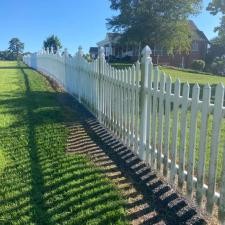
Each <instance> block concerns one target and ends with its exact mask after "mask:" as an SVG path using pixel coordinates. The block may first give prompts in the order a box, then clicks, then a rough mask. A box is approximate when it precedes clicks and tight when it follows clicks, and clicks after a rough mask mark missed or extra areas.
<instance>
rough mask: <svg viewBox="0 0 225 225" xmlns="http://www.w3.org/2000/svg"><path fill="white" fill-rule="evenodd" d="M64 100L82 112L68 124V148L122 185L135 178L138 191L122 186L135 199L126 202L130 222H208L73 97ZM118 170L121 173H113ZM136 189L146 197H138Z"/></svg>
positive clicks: (135, 186) (133, 180)
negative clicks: (92, 162) (93, 163)
mask: <svg viewBox="0 0 225 225" xmlns="http://www.w3.org/2000/svg"><path fill="white" fill-rule="evenodd" d="M63 102H64V104H69V105H70V107H71V108H74V111H76V112H79V114H78V118H79V122H78V123H75V124H73V123H70V124H69V127H70V139H69V141H68V148H67V151H68V152H69V153H79V154H84V155H89V157H91V159H92V160H93V161H94V162H95V163H96V164H97V165H99V166H100V167H101V168H103V170H104V171H105V173H106V174H107V176H108V177H109V178H110V179H111V180H114V182H115V183H117V182H118V181H117V180H118V179H119V180H121V178H122V181H119V182H118V183H119V186H120V185H121V186H123V182H125V183H126V182H128V181H129V180H130V181H132V183H133V185H134V189H135V190H136V192H131V193H129V191H128V193H126V190H124V188H123V187H122V188H121V191H122V192H125V195H126V198H127V199H132V198H133V199H134V201H133V202H128V203H127V210H128V212H129V221H130V222H132V223H137V224H155V223H160V222H161V223H164V222H166V223H167V224H184V223H185V224H186V223H190V221H192V223H196V224H205V221H204V220H203V219H202V218H201V217H199V215H198V214H197V212H196V211H195V210H194V209H193V208H191V207H190V205H189V203H188V202H187V201H186V200H185V199H184V198H181V197H180V196H178V194H177V193H176V192H175V191H174V190H172V189H171V187H170V186H169V185H168V184H167V183H165V182H163V181H162V180H160V179H159V178H158V177H157V175H156V173H155V172H154V171H152V170H151V168H150V167H148V166H146V164H145V163H143V161H141V160H140V159H139V158H138V157H137V156H136V155H135V154H134V153H133V152H132V151H131V150H129V149H127V148H126V147H125V146H124V145H123V144H122V143H121V142H120V141H119V140H117V139H116V138H115V137H114V136H113V135H112V134H111V133H110V132H108V131H107V130H106V129H105V128H104V127H103V126H102V125H101V124H100V123H99V122H98V121H97V120H96V118H94V117H93V116H92V115H91V114H90V113H89V112H88V111H87V110H85V108H84V107H83V106H82V105H80V104H79V103H78V102H77V101H76V100H74V99H72V98H71V97H66V98H64V99H63ZM118 171H121V172H122V173H119V174H115V175H114V173H115V172H118ZM120 182H122V183H120ZM126 188H127V187H125V189H126ZM137 192H139V193H141V194H142V195H143V196H142V197H141V198H138V197H137ZM138 219H139V222H137V221H138ZM140 219H141V220H140Z"/></svg>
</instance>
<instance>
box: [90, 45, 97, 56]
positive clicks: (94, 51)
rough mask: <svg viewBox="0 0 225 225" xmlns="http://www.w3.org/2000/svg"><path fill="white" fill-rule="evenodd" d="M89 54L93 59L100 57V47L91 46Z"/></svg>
mask: <svg viewBox="0 0 225 225" xmlns="http://www.w3.org/2000/svg"><path fill="white" fill-rule="evenodd" d="M89 54H90V56H91V58H92V59H96V58H97V57H98V47H90V49H89Z"/></svg>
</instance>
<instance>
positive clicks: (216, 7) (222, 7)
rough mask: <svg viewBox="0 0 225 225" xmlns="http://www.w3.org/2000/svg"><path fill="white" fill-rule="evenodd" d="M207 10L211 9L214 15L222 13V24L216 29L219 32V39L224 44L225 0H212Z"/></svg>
mask: <svg viewBox="0 0 225 225" xmlns="http://www.w3.org/2000/svg"><path fill="white" fill-rule="evenodd" d="M207 10H208V11H210V13H211V14H212V15H217V14H218V13H222V17H221V20H220V25H219V26H218V27H215V29H214V31H215V32H218V39H219V41H220V42H221V44H222V43H224V42H225V1H221V0H212V2H211V3H209V5H208V7H207Z"/></svg>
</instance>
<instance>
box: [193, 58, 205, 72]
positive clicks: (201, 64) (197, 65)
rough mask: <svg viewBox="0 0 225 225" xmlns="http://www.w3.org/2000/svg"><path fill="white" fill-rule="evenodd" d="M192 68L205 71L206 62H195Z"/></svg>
mask: <svg viewBox="0 0 225 225" xmlns="http://www.w3.org/2000/svg"><path fill="white" fill-rule="evenodd" d="M192 68H193V69H194V70H199V71H203V69H204V68H205V61H203V60H194V61H193V62H192Z"/></svg>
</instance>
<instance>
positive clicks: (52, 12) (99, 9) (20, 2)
mask: <svg viewBox="0 0 225 225" xmlns="http://www.w3.org/2000/svg"><path fill="white" fill-rule="evenodd" d="M209 1H210V0H204V8H205V7H206V6H207V4H208V3H209ZM109 6H110V2H109V0H82V1H80V0H10V1H7V0H6V1H1V3H0V27H1V31H0V50H4V49H7V48H8V41H9V40H10V39H11V38H12V37H18V38H20V40H21V41H22V42H24V43H25V51H38V50H40V49H41V47H42V43H43V40H44V39H45V38H46V37H47V36H49V35H51V34H56V35H57V36H58V37H59V38H60V40H61V42H62V44H63V47H67V48H68V50H69V52H71V53H72V54H74V53H75V52H76V51H77V48H78V46H79V45H81V46H82V47H83V49H84V51H85V52H87V51H88V49H89V47H90V46H95V45H96V42H98V41H100V40H102V39H104V37H105V33H106V32H107V28H106V25H105V23H106V21H105V19H106V18H107V17H111V16H112V15H114V14H115V12H113V11H111V10H110V8H109ZM192 19H193V20H194V21H195V23H196V24H197V26H198V27H199V29H200V30H202V31H204V33H205V34H206V36H207V37H208V38H209V39H211V38H212V37H214V36H215V33H214V32H213V29H214V27H215V26H217V25H218V24H219V16H212V15H210V14H209V13H208V12H207V11H206V10H203V12H202V13H201V14H200V15H198V16H197V17H194V18H192Z"/></svg>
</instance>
